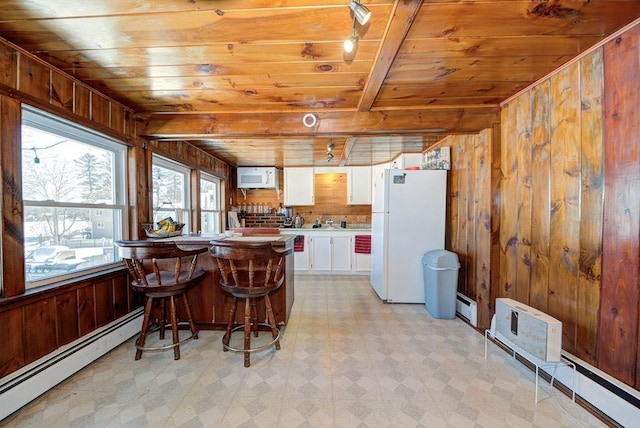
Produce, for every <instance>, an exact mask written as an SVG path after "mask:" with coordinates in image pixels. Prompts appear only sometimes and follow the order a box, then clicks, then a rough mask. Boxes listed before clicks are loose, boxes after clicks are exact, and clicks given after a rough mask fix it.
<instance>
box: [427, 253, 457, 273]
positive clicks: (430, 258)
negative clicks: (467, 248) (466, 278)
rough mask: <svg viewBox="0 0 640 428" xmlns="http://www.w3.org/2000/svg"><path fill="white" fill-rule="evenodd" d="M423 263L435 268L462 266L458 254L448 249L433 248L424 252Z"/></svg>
mask: <svg viewBox="0 0 640 428" xmlns="http://www.w3.org/2000/svg"><path fill="white" fill-rule="evenodd" d="M422 264H424V265H427V266H429V267H434V268H449V269H458V268H460V262H459V261H458V255H457V254H456V253H452V252H451V251H447V250H432V251H428V252H426V253H424V256H422Z"/></svg>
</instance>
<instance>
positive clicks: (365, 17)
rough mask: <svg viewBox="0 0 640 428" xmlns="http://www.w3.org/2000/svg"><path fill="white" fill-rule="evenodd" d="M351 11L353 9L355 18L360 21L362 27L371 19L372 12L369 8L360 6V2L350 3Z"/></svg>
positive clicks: (352, 1)
mask: <svg viewBox="0 0 640 428" xmlns="http://www.w3.org/2000/svg"><path fill="white" fill-rule="evenodd" d="M349 9H351V11H352V12H353V16H354V17H355V19H357V20H358V22H359V23H360V25H364V24H366V23H367V22H369V18H371V11H370V10H369V8H368V7H366V6H364V5H362V4H360V0H351V1H350V2H349Z"/></svg>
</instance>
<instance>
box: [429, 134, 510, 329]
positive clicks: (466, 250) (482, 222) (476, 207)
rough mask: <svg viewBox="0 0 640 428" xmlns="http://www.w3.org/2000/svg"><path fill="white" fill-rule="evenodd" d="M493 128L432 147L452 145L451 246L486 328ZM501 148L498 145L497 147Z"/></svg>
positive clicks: (463, 287)
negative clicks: (456, 255)
mask: <svg viewBox="0 0 640 428" xmlns="http://www.w3.org/2000/svg"><path fill="white" fill-rule="evenodd" d="M494 139H495V136H494V135H493V130H491V129H487V130H485V131H483V132H481V133H480V134H477V135H454V136H450V137H448V138H446V139H444V140H442V141H441V142H439V143H438V144H437V145H436V146H434V147H442V146H449V147H451V162H452V165H451V171H450V172H449V175H448V184H447V186H448V192H447V195H448V196H447V199H448V200H447V229H446V238H445V240H446V243H445V246H446V248H447V249H448V250H450V251H453V252H454V253H456V254H458V258H459V260H460V270H459V272H458V291H459V292H460V293H462V294H464V295H466V296H469V297H471V298H472V299H475V301H476V302H477V304H478V327H479V328H488V327H489V325H490V324H491V316H492V314H493V310H492V308H493V303H492V301H491V296H490V290H491V270H492V267H491V243H492V236H493V235H494V234H495V232H493V231H492V218H493V216H492V212H494V211H495V210H496V208H495V206H494V204H493V201H494V195H493V193H494V189H493V187H492V161H491V160H492V158H493V157H494V156H496V155H497V154H496V153H495V151H496V150H495V149H494V147H493V140H494ZM498 149H499V148H498Z"/></svg>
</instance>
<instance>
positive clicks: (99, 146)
mask: <svg viewBox="0 0 640 428" xmlns="http://www.w3.org/2000/svg"><path fill="white" fill-rule="evenodd" d="M125 154H126V146H125V145H124V144H121V143H119V142H117V141H115V140H113V139H111V138H109V137H106V136H104V135H102V134H98V133H96V132H94V131H92V130H89V129H87V128H83V127H80V126H78V125H75V124H73V123H71V122H68V121H65V120H63V119H60V118H57V117H55V116H53V115H49V114H47V113H44V112H41V111H39V110H36V109H33V108H30V107H25V108H24V110H23V122H22V186H23V200H24V209H25V211H24V236H25V270H26V280H27V284H26V286H27V288H33V287H36V286H39V285H44V284H48V283H51V282H53V281H56V280H59V279H63V277H70V276H74V275H77V274H78V272H80V271H87V270H91V269H94V270H95V269H98V268H100V267H104V266H105V265H108V264H111V263H114V262H115V261H116V257H115V256H114V254H115V251H114V245H113V241H114V240H116V239H119V238H120V237H121V236H122V231H123V230H124V226H125V222H126V218H125V213H126V210H125V207H126V200H125V197H126V196H125V195H126V192H125V188H126V174H125V172H124V165H125ZM98 218H99V221H98Z"/></svg>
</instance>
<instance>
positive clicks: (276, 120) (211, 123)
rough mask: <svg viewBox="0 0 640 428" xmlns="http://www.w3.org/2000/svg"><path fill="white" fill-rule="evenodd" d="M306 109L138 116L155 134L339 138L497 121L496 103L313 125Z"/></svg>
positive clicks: (354, 116) (450, 129) (337, 116)
mask: <svg viewBox="0 0 640 428" xmlns="http://www.w3.org/2000/svg"><path fill="white" fill-rule="evenodd" d="M303 116H304V115H303V114H302V113H295V112H292V113H251V114H237V113H218V114H200V113H193V114H173V113H167V114H148V115H144V116H142V115H140V116H139V117H138V118H137V121H136V122H137V125H136V127H137V130H136V133H137V134H138V135H139V136H141V137H151V138H157V139H198V138H212V137H220V138H223V137H224V138H233V137H245V138H246V137H252V136H260V137H265V136H271V137H285V136H289V137H293V136H314V137H331V138H333V137H337V136H358V135H361V136H365V135H393V134H398V135H403V134H404V135H410V134H414V135H426V134H432V133H435V134H450V133H453V134H461V133H475V132H479V131H481V130H483V129H486V128H489V127H491V126H492V125H494V124H496V123H498V122H499V109H498V108H497V107H479V108H449V109H447V108H440V109H422V110H418V109H416V110H385V111H370V112H322V113H320V112H319V113H316V117H317V121H316V123H315V125H314V126H313V127H311V128H308V127H306V126H305V125H304V124H303V122H302V118H303Z"/></svg>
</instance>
